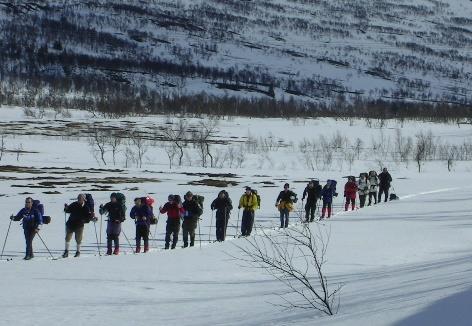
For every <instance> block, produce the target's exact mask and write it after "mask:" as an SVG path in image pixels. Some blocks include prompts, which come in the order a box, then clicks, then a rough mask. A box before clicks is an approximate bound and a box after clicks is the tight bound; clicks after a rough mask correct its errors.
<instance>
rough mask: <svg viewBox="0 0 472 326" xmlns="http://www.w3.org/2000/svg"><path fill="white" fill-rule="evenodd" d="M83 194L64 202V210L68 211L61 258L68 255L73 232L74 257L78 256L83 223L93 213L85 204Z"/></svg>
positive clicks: (88, 219) (89, 218)
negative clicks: (71, 200)
mask: <svg viewBox="0 0 472 326" xmlns="http://www.w3.org/2000/svg"><path fill="white" fill-rule="evenodd" d="M85 201H86V200H85V195H84V194H80V195H79V196H77V201H76V202H73V203H72V204H70V205H67V204H64V212H65V213H69V214H70V215H69V219H68V220H67V222H66V249H65V250H64V254H62V257H63V258H66V257H68V256H69V245H70V240H71V239H72V234H74V233H75V242H76V243H77V251H76V252H75V255H74V257H79V256H80V244H81V243H82V236H83V233H84V224H85V223H88V222H89V221H90V220H91V219H93V217H94V216H93V213H92V212H90V209H89V208H88V206H87V205H86V204H85Z"/></svg>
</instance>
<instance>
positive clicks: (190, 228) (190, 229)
mask: <svg viewBox="0 0 472 326" xmlns="http://www.w3.org/2000/svg"><path fill="white" fill-rule="evenodd" d="M197 223H198V218H197V217H192V218H186V219H184V221H183V222H182V233H183V238H184V247H188V237H189V235H190V247H193V246H194V244H195V229H196V228H197Z"/></svg>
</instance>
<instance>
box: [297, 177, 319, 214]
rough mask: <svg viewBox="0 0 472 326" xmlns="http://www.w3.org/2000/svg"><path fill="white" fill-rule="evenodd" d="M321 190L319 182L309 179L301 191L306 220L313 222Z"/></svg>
mask: <svg viewBox="0 0 472 326" xmlns="http://www.w3.org/2000/svg"><path fill="white" fill-rule="evenodd" d="M321 190H322V188H321V186H320V182H319V181H318V180H311V181H310V182H309V183H308V186H307V187H306V188H305V190H304V191H303V197H302V200H305V198H306V204H305V213H306V215H305V220H306V222H313V221H314V220H315V211H316V203H317V202H318V200H319V199H320V198H321Z"/></svg>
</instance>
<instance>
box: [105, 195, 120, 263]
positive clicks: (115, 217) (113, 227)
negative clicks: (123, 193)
mask: <svg viewBox="0 0 472 326" xmlns="http://www.w3.org/2000/svg"><path fill="white" fill-rule="evenodd" d="M99 212H100V214H104V213H108V222H107V255H111V254H112V242H114V243H115V250H113V255H119V253H120V233H121V223H123V222H124V221H125V219H126V217H125V210H124V209H123V205H122V204H121V203H120V202H118V198H117V194H116V193H112V194H111V195H110V201H109V202H108V203H106V204H105V205H103V204H102V205H100V210H99Z"/></svg>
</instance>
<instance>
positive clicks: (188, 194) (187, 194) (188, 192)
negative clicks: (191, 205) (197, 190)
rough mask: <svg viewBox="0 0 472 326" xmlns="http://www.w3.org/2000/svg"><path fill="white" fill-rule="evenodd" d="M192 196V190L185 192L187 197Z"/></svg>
mask: <svg viewBox="0 0 472 326" xmlns="http://www.w3.org/2000/svg"><path fill="white" fill-rule="evenodd" d="M190 196H193V194H192V192H191V191H187V192H186V193H185V197H190Z"/></svg>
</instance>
